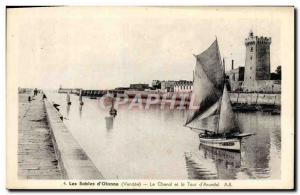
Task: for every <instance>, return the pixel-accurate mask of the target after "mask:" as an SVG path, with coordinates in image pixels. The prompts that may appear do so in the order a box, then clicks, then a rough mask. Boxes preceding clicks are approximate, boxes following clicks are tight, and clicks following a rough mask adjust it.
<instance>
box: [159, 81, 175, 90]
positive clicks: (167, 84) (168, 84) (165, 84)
mask: <svg viewBox="0 0 300 195" xmlns="http://www.w3.org/2000/svg"><path fill="white" fill-rule="evenodd" d="M175 82H176V81H161V90H162V91H165V92H174V85H175Z"/></svg>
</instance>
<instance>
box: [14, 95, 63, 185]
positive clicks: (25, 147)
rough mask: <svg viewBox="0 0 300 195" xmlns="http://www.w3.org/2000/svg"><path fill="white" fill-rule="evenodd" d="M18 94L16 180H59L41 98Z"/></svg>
mask: <svg viewBox="0 0 300 195" xmlns="http://www.w3.org/2000/svg"><path fill="white" fill-rule="evenodd" d="M29 95H30V94H29V93H25V94H20V95H19V142H18V143H19V144H18V177H19V178H20V179H62V174H61V171H60V168H59V166H58V161H57V156H56V154H55V150H54V147H53V142H52V137H51V133H50V128H49V125H48V122H47V116H46V111H45V106H44V101H43V100H42V96H41V95H38V96H36V97H34V99H33V100H32V101H31V102H28V96H29Z"/></svg>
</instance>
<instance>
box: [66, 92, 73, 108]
mask: <svg viewBox="0 0 300 195" xmlns="http://www.w3.org/2000/svg"><path fill="white" fill-rule="evenodd" d="M67 103H68V105H71V104H72V102H71V99H70V93H69V92H68V93H67Z"/></svg>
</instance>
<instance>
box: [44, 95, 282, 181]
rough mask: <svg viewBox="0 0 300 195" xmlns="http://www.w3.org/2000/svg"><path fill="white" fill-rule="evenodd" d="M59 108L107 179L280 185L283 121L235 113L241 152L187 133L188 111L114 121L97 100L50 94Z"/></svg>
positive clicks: (121, 115) (132, 114)
mask: <svg viewBox="0 0 300 195" xmlns="http://www.w3.org/2000/svg"><path fill="white" fill-rule="evenodd" d="M46 95H47V98H48V100H49V101H50V102H55V103H57V104H60V107H59V109H60V112H61V114H62V115H63V116H64V123H65V125H66V126H67V127H68V129H69V130H70V131H71V133H72V134H73V136H74V138H75V139H76V140H77V141H78V143H79V144H80V145H81V147H82V148H83V149H84V151H85V152H86V153H87V155H88V156H89V157H90V158H91V160H92V161H93V163H94V164H95V166H96V167H97V168H98V169H99V171H100V172H101V173H102V175H103V176H104V177H105V178H106V179H279V178H280V175H281V173H280V170H281V163H280V162H281V128H280V115H271V114H269V113H262V112H254V113H236V116H237V119H238V123H239V127H240V130H241V132H243V133H255V135H254V136H251V137H248V138H245V139H243V141H242V149H241V152H229V151H225V150H220V149H213V148H209V147H204V146H202V145H200V143H199V138H198V135H197V134H196V133H195V132H193V131H191V130H190V129H189V128H185V127H183V124H184V123H185V120H186V115H187V110H168V109H165V110H162V109H160V107H159V106H156V107H155V106H153V107H150V109H147V110H143V109H127V107H120V108H118V115H117V116H116V117H115V118H111V117H109V114H108V113H109V111H108V110H105V109H103V108H101V106H100V105H99V100H98V99H90V98H88V97H83V98H82V100H83V102H84V105H83V106H81V105H80V104H79V97H78V96H76V95H73V94H71V95H70V98H71V102H72V104H71V105H67V101H66V96H67V95H66V94H60V93H57V92H46Z"/></svg>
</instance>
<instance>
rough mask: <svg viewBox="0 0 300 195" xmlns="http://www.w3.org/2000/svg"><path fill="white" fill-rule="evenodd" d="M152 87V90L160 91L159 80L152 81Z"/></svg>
mask: <svg viewBox="0 0 300 195" xmlns="http://www.w3.org/2000/svg"><path fill="white" fill-rule="evenodd" d="M152 87H153V88H154V89H160V88H161V82H160V81H159V80H153V81H152Z"/></svg>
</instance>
